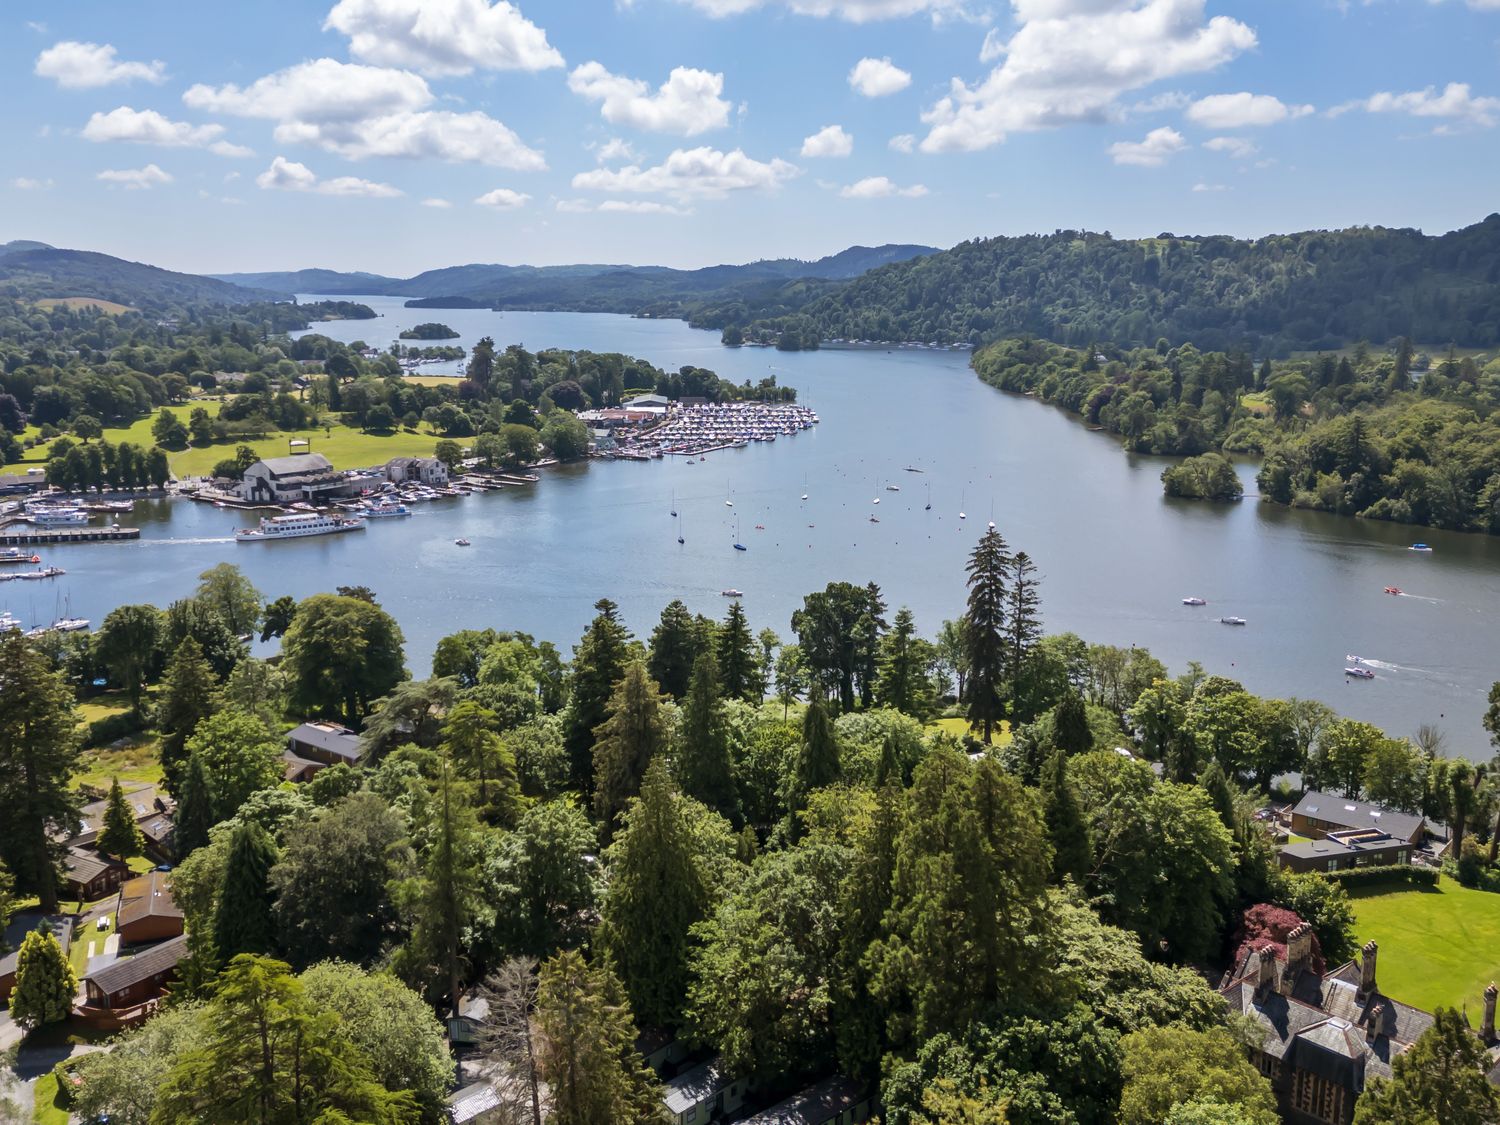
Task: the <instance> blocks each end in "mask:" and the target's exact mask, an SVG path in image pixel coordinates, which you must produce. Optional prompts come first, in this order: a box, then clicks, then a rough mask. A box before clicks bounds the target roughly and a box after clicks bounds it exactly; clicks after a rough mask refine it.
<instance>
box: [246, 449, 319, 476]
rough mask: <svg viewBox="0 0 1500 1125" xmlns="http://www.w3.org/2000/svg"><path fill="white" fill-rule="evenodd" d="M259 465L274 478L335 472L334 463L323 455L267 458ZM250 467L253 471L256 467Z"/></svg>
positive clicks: (300, 454)
mask: <svg viewBox="0 0 1500 1125" xmlns="http://www.w3.org/2000/svg"><path fill="white" fill-rule="evenodd" d="M259 463H260V464H261V465H264V466H265V467H266V470H267V471H268V472H269V473H270V474H271V475H272V476H273V477H285V476H297V475H300V474H303V473H331V472H332V471H333V462H332V461H330V460H328V458H327V457H324V456H323V455H322V454H321V453H293V454H291V455H290V456H287V457H265V458H262V459H261V461H260V462H259ZM250 467H251V468H252V469H253V468H254V467H255V466H254V465H252V466H250Z"/></svg>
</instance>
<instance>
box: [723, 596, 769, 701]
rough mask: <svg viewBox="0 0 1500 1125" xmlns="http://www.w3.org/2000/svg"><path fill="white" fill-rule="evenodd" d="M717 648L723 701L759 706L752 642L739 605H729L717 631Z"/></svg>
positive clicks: (758, 681)
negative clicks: (741, 701)
mask: <svg viewBox="0 0 1500 1125" xmlns="http://www.w3.org/2000/svg"><path fill="white" fill-rule="evenodd" d="M716 648H717V649H718V652H717V654H716V655H717V656H718V661H719V678H720V681H721V682H722V684H723V690H724V698H725V699H743V700H745V702H747V703H759V702H760V699H759V697H758V695H757V688H758V687H759V685H760V669H759V662H758V661H757V660H756V658H755V638H754V637H753V636H751V634H750V623H749V622H748V621H746V620H745V607H744V606H742V605H740V603H739V602H730V603H729V615H728V616H727V617H725V618H724V624H723V625H722V626H721V627H720V628H719V636H718V642H717V645H716Z"/></svg>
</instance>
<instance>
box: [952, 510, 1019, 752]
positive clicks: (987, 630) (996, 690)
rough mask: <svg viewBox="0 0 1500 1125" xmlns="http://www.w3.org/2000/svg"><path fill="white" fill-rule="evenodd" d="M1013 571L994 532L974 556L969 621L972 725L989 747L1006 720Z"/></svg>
mask: <svg viewBox="0 0 1500 1125" xmlns="http://www.w3.org/2000/svg"><path fill="white" fill-rule="evenodd" d="M1010 571H1011V557H1010V551H1009V549H1008V548H1007V547H1006V545H1005V540H1004V539H1003V538H1001V536H1000V533H999V532H998V531H995V530H994V529H993V528H992V529H990V530H989V531H987V532H985V533H984V535H983V536H982V537H981V538H980V540H979V543H978V544H977V545H976V546H975V548H974V552H973V554H971V555H970V556H969V564H968V572H969V603H968V608H967V610H966V611H965V613H964V617H963V634H964V660H965V663H966V664H967V665H968V681H967V683H966V684H965V689H966V694H967V696H968V706H967V709H966V713H967V715H968V719H969V726H970V727H972V728H974V729H976V730H978V731H979V732H980V733H981V734H982V735H983V737H984V740H985V741H986V742H988V741H990V736H991V735H992V734H993V733H994V729H995V727H996V725H998V724H999V722H1000V720H1001V719H1003V718H1004V717H1005V680H1006V671H1007V660H1006V656H1007V652H1006V644H1005V613H1006V609H1007V607H1008V605H1009V600H1010V599H1009V597H1008V596H1007V595H1008V593H1009V588H1010Z"/></svg>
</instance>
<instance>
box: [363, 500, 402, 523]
mask: <svg viewBox="0 0 1500 1125" xmlns="http://www.w3.org/2000/svg"><path fill="white" fill-rule="evenodd" d="M354 514H355V515H357V516H363V517H364V518H365V519H370V520H388V519H395V518H398V517H400V516H409V515H411V509H410V508H408V507H407V506H406V505H405V504H396V503H392V502H390V501H381V502H380V503H379V504H370V505H368V506H366V507H363V508H355V509H354Z"/></svg>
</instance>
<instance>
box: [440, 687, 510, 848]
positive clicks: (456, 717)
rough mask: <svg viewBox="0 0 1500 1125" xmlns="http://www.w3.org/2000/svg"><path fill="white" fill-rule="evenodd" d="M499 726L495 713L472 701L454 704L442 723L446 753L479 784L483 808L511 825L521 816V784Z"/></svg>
mask: <svg viewBox="0 0 1500 1125" xmlns="http://www.w3.org/2000/svg"><path fill="white" fill-rule="evenodd" d="M497 723H498V717H497V716H496V714H495V712H493V711H491V710H490V709H489V708H488V707H484V706H481V705H480V704H478V703H475V702H474V701H473V700H470V699H466V700H462V701H460V702H459V703H456V704H454V706H453V708H452V709H451V710H450V711H449V712H448V715H447V717H446V719H444V721H443V753H445V754H447V755H448V757H449V758H450V759H451V760H452V761H453V763H454V764H455V765H457V766H458V767H459V769H461V770H462V771H463V773H464V775H465V776H467V777H472V778H475V779H476V780H477V781H478V782H479V805H480V807H481V808H482V809H490V810H492V811H493V816H494V819H495V820H496V821H498V822H499V823H501V824H507V825H508V824H514V823H515V819H516V817H517V816H518V815H519V814H520V808H521V783H520V781H519V779H518V778H517V775H516V757H515V754H514V753H513V752H512V751H511V749H510V748H509V747H508V746H506V745H505V743H504V742H503V741H502V740H501V738H500V736H499V735H498V734H497V733H496V732H495V727H496V725H497Z"/></svg>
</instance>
